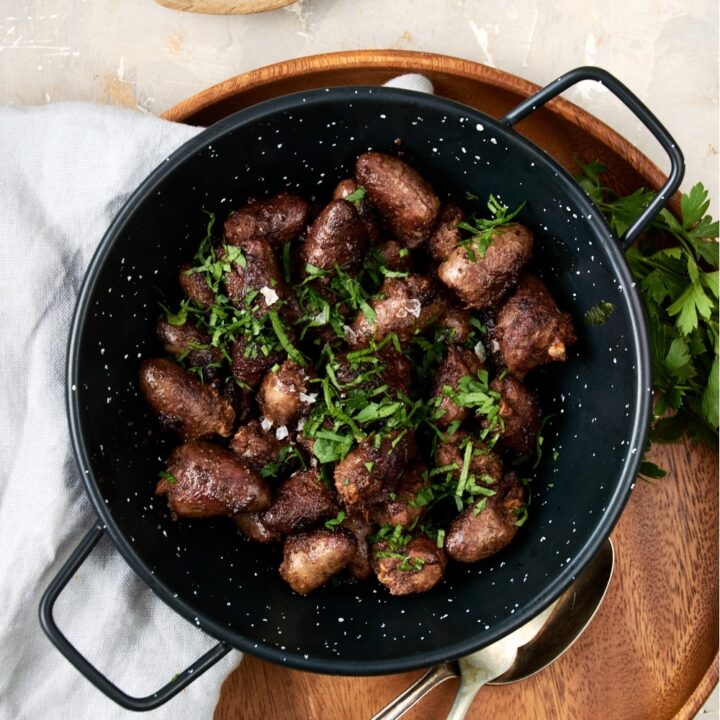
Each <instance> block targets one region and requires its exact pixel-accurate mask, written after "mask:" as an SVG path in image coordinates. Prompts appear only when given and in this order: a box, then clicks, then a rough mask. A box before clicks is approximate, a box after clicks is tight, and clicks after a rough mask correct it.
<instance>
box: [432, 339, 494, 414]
mask: <svg viewBox="0 0 720 720" xmlns="http://www.w3.org/2000/svg"><path fill="white" fill-rule="evenodd" d="M481 369H482V363H481V362H480V360H479V359H478V356H477V355H476V354H475V353H474V352H473V351H472V350H463V349H462V348H460V347H458V346H457V345H451V346H450V348H449V349H448V352H447V355H446V356H445V358H444V359H443V361H442V362H441V363H440V367H439V368H438V371H437V374H436V375H435V386H434V388H433V397H434V398H435V400H436V402H437V410H436V413H435V416H434V417H435V423H436V425H437V426H438V427H442V428H446V427H447V426H448V425H451V424H452V423H454V422H458V421H459V422H462V421H463V420H464V419H465V418H466V417H467V416H468V413H469V412H470V411H469V410H468V408H467V407H464V406H463V405H459V404H457V403H456V402H455V401H454V400H453V399H452V397H451V395H452V393H457V392H458V391H459V390H460V384H459V383H460V380H461V379H462V378H474V377H475V376H476V374H477V372H478V371H479V370H481Z"/></svg>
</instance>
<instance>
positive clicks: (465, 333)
mask: <svg viewBox="0 0 720 720" xmlns="http://www.w3.org/2000/svg"><path fill="white" fill-rule="evenodd" d="M470 317H471V315H470V313H469V312H468V311H467V310H463V309H462V308H459V307H457V306H456V305H454V304H451V303H448V306H447V310H446V311H445V314H444V315H443V316H442V318H440V322H439V324H440V326H441V327H443V328H446V329H447V331H448V339H449V340H450V342H453V343H457V344H458V345H461V344H462V343H464V342H465V341H466V340H467V339H468V337H469V336H470V330H471V329H472V324H471V323H470Z"/></svg>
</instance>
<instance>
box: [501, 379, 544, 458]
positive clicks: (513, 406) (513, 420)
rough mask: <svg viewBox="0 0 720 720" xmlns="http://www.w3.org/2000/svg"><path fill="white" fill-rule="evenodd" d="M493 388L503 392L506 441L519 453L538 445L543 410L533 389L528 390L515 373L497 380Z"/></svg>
mask: <svg viewBox="0 0 720 720" xmlns="http://www.w3.org/2000/svg"><path fill="white" fill-rule="evenodd" d="M490 388H491V389H492V390H495V391H496V392H499V393H500V413H499V415H500V417H501V418H502V420H503V429H502V431H501V433H500V437H501V438H502V441H503V444H504V445H506V446H507V447H509V448H510V449H511V450H515V451H516V452H519V453H526V452H530V450H532V449H533V447H535V441H536V439H537V434H538V432H539V431H540V422H541V419H542V412H541V410H540V403H539V402H538V399H537V397H536V395H535V393H534V392H532V391H530V390H528V388H526V387H525V386H524V385H523V384H522V383H521V382H520V381H519V380H516V379H515V378H514V377H513V376H512V375H506V376H505V377H504V378H503V379H502V380H499V379H495V380H493V381H492V382H491V383H490Z"/></svg>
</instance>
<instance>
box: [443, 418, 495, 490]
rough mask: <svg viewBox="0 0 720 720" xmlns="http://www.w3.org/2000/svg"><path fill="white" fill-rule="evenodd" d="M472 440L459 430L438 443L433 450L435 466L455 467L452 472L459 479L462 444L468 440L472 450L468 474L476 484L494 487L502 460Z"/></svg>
mask: <svg viewBox="0 0 720 720" xmlns="http://www.w3.org/2000/svg"><path fill="white" fill-rule="evenodd" d="M472 438H473V436H472V435H471V434H470V433H469V432H466V431H464V430H460V431H459V432H456V433H455V434H454V435H450V436H449V437H447V442H439V443H438V444H437V447H436V448H435V464H436V465H437V466H438V467H445V466H447V465H456V466H457V470H455V471H454V472H455V474H456V475H457V476H458V477H459V475H460V470H461V468H462V466H463V459H464V455H465V445H464V442H465V441H467V440H470V441H471V442H472V444H473V450H472V455H471V456H470V467H469V470H468V472H469V474H470V475H473V476H474V477H475V479H476V480H477V482H478V483H482V484H484V485H488V486H489V487H494V485H493V483H496V482H498V481H499V480H500V478H501V477H502V470H503V468H502V460H501V459H500V456H499V455H498V454H497V453H496V452H493V451H492V450H490V449H489V448H487V447H486V446H485V445H484V444H483V443H482V441H480V440H477V439H475V440H473V439H472ZM461 445H462V447H461Z"/></svg>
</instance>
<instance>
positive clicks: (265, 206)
mask: <svg viewBox="0 0 720 720" xmlns="http://www.w3.org/2000/svg"><path fill="white" fill-rule="evenodd" d="M309 222H310V203H308V202H306V201H305V200H303V199H302V198H301V197H298V196H297V195H291V194H290V193H284V192H283V193H278V194H277V195H273V196H272V197H269V198H263V199H262V200H250V201H249V202H248V203H247V204H246V205H243V206H242V207H241V208H240V209H239V210H238V211H237V212H235V213H233V214H232V215H231V216H230V217H229V218H228V219H227V220H226V221H225V242H227V243H228V244H230V245H238V246H242V244H243V243H245V242H246V241H247V240H253V239H256V238H262V239H263V240H265V241H267V242H268V243H270V245H273V246H275V247H278V246H280V245H283V244H284V243H286V242H291V241H293V240H295V239H297V237H298V236H299V235H300V233H302V231H303V230H304V229H305V228H306V227H307V224H308V223H309Z"/></svg>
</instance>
